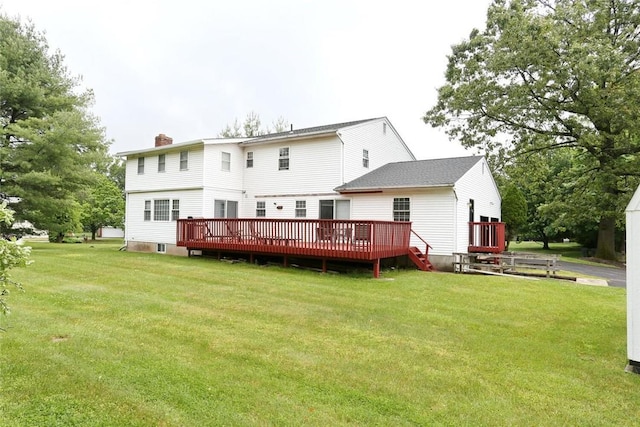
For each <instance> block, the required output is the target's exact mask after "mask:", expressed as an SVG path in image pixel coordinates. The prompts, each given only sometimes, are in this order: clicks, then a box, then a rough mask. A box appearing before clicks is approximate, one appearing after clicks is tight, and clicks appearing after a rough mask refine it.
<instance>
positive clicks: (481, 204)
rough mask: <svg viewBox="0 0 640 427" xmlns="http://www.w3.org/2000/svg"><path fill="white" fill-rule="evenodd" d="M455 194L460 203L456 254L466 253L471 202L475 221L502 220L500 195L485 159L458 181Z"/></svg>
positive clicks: (457, 207) (456, 212) (458, 203)
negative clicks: (470, 202) (486, 219)
mask: <svg viewBox="0 0 640 427" xmlns="http://www.w3.org/2000/svg"><path fill="white" fill-rule="evenodd" d="M455 192H456V195H457V196H458V201H457V206H456V211H455V215H456V216H457V221H456V231H455V242H456V243H455V246H456V248H455V251H454V252H466V251H467V246H468V245H469V225H468V222H469V206H468V203H469V200H471V199H473V201H474V206H473V210H474V215H475V218H474V220H475V221H479V220H480V217H481V216H484V217H488V218H501V199H500V193H499V192H498V188H497V186H496V184H495V181H494V180H493V177H492V175H491V173H490V171H489V167H488V164H487V162H486V160H485V159H484V158H479V159H478V163H476V164H475V165H474V166H473V167H471V169H469V171H467V173H466V174H464V175H463V176H462V177H461V178H460V179H459V180H458V182H457V183H456V186H455Z"/></svg>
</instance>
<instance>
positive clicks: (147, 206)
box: [144, 200, 151, 221]
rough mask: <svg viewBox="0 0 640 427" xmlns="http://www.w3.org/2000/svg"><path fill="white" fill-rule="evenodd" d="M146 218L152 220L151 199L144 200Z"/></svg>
mask: <svg viewBox="0 0 640 427" xmlns="http://www.w3.org/2000/svg"><path fill="white" fill-rule="evenodd" d="M144 220H145V221H151V200H145V201H144Z"/></svg>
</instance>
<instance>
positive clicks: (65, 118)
mask: <svg viewBox="0 0 640 427" xmlns="http://www.w3.org/2000/svg"><path fill="white" fill-rule="evenodd" d="M78 83H79V82H78V79H77V78H74V77H72V76H71V75H70V74H69V72H68V71H67V69H66V68H65V66H64V64H63V56H62V55H61V54H60V52H54V53H50V52H49V46H48V44H47V41H46V39H45V37H44V36H43V35H42V34H41V33H39V32H37V31H36V30H35V28H34V26H33V25H32V24H30V23H23V22H21V21H19V20H17V19H12V18H9V17H7V16H4V15H0V192H1V193H2V194H3V196H4V197H5V198H10V200H11V202H12V204H11V206H12V208H13V209H14V210H15V212H16V219H18V220H27V221H29V222H31V223H32V224H33V225H34V226H35V227H37V228H40V229H44V230H48V231H51V232H53V233H54V234H55V235H58V236H60V235H61V234H62V233H64V232H65V231H68V230H69V228H68V227H75V226H77V225H78V222H77V219H78V218H79V214H78V204H77V203H76V195H77V194H78V192H79V191H80V190H81V189H82V188H83V187H85V186H87V185H90V184H91V183H92V181H93V178H94V175H93V170H95V168H96V167H97V165H100V164H104V162H105V158H106V156H107V148H108V144H107V143H106V142H105V138H104V132H103V130H102V129H101V128H100V127H99V125H98V122H97V120H96V119H95V118H94V117H92V116H91V114H90V113H89V112H88V107H89V106H90V105H91V102H92V93H91V92H90V91H81V90H80V88H79V84H78Z"/></svg>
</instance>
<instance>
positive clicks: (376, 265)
mask: <svg viewBox="0 0 640 427" xmlns="http://www.w3.org/2000/svg"><path fill="white" fill-rule="evenodd" d="M373 277H374V278H376V279H378V278H379V277H380V258H377V259H376V260H374V261H373Z"/></svg>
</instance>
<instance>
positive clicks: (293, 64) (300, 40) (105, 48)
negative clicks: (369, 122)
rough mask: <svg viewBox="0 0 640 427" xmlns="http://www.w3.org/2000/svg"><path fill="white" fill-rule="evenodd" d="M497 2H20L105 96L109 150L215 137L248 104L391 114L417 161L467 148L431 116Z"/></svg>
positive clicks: (312, 119) (261, 109) (262, 109)
mask: <svg viewBox="0 0 640 427" xmlns="http://www.w3.org/2000/svg"><path fill="white" fill-rule="evenodd" d="M489 2H490V0H450V1H448V2H439V3H435V4H434V3H431V2H415V1H404V0H398V1H396V2H393V3H388V2H376V1H367V2H364V1H337V0H326V1H322V2H319V1H309V0H307V1H294V0H273V1H270V2H263V1H257V0H254V1H248V0H240V1H234V2H229V1H194V0H183V1H181V2H175V1H121V0H116V1H111V2H98V3H93V2H84V1H74V0H59V1H56V2H50V1H47V0H22V1H21V2H16V3H14V4H11V5H6V6H4V10H5V12H7V13H8V14H9V15H15V14H18V13H19V14H20V15H22V17H23V18H25V17H30V18H32V20H33V22H34V24H35V25H36V27H37V28H38V29H41V30H45V31H46V33H47V38H48V40H49V42H50V45H51V46H52V47H55V48H58V49H60V50H61V51H62V53H63V54H65V56H66V64H67V65H68V68H69V69H70V70H71V72H72V73H73V74H82V75H83V77H84V80H83V84H84V85H86V86H87V87H89V88H93V89H94V92H95V95H96V105H95V110H94V112H95V114H96V115H98V116H99V117H100V118H101V121H102V123H103V125H104V126H106V129H107V135H108V137H110V138H112V139H114V141H115V142H114V144H113V146H112V150H113V151H124V150H132V149H138V148H140V149H141V148H146V147H149V146H151V145H152V144H153V138H154V136H155V135H156V134H158V133H160V132H162V133H166V134H169V135H171V136H172V137H173V138H174V140H175V141H186V140H192V139H196V138H202V137H210V136H215V135H216V134H217V133H218V132H219V131H220V130H221V129H222V128H223V127H224V126H225V124H227V123H229V122H232V121H233V120H234V118H236V117H237V118H239V119H242V118H243V117H244V116H245V115H246V114H247V113H248V112H249V111H256V112H258V113H259V114H260V116H261V118H262V121H263V123H271V122H272V121H274V120H275V119H276V118H277V117H279V116H283V117H285V118H286V119H288V120H289V122H291V123H293V124H294V126H295V127H296V128H302V127H307V126H315V125H321V124H327V123H332V122H339V121H349V120H357V119H362V118H369V117H377V116H388V117H389V118H390V119H391V121H392V123H393V124H394V126H395V127H396V129H397V130H398V131H399V133H400V134H401V136H402V137H403V138H404V139H405V142H407V144H408V145H409V147H410V148H411V149H412V150H413V151H414V153H415V154H416V156H417V157H418V158H429V157H444V156H448V155H460V154H464V153H465V152H464V151H463V150H462V149H461V147H460V146H459V145H457V144H455V143H452V142H448V141H447V138H446V136H445V135H444V134H443V133H442V132H441V131H435V130H432V129H430V128H428V127H427V126H426V125H425V124H424V123H422V121H421V119H420V118H421V116H422V115H423V114H424V112H425V111H426V110H427V109H428V108H429V107H430V106H431V105H433V103H434V102H435V99H436V92H435V89H436V87H437V86H439V85H440V84H442V83H443V73H444V69H445V66H446V55H447V54H448V53H449V51H450V45H451V44H453V43H457V42H459V41H461V40H462V39H463V38H465V37H466V36H467V35H468V34H469V33H470V31H471V29H472V28H473V27H474V26H480V25H482V23H483V21H484V15H485V12H486V9H487V6H488V4H489Z"/></svg>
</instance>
